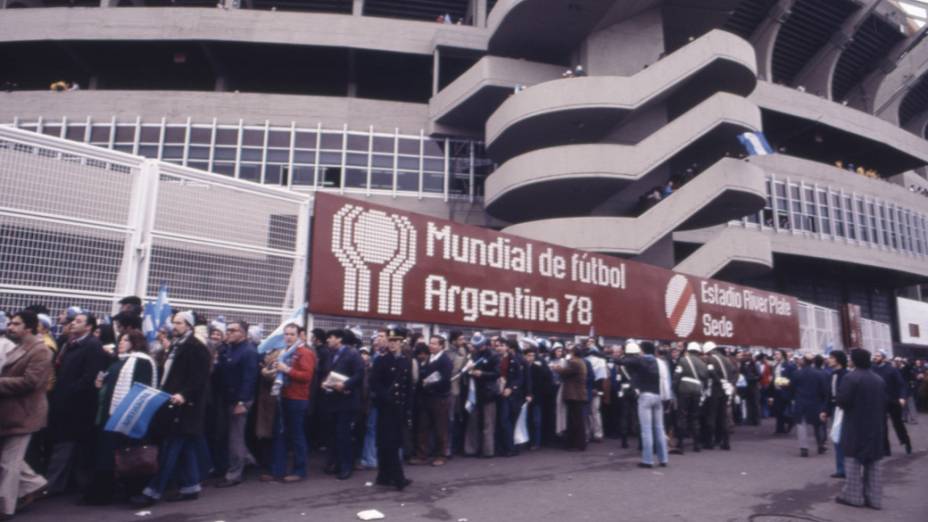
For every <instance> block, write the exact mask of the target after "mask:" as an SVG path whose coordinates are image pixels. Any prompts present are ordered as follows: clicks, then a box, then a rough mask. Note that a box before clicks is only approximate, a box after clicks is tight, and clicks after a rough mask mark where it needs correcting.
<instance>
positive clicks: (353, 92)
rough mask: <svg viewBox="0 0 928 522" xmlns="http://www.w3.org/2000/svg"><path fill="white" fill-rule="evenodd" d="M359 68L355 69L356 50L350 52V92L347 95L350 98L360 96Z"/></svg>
mask: <svg viewBox="0 0 928 522" xmlns="http://www.w3.org/2000/svg"><path fill="white" fill-rule="evenodd" d="M356 76H357V68H356V67H355V52H354V49H349V50H348V92H347V93H346V95H347V96H348V97H349V98H357V96H358V80H357V78H356Z"/></svg>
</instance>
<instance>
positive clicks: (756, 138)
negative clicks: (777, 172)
mask: <svg viewBox="0 0 928 522" xmlns="http://www.w3.org/2000/svg"><path fill="white" fill-rule="evenodd" d="M738 141H740V142H741V145H742V146H743V147H744V150H745V151H746V152H747V153H748V156H766V155H768V154H773V147H771V146H770V143H768V142H767V137H766V136H764V133H763V132H745V133H742V134H739V135H738Z"/></svg>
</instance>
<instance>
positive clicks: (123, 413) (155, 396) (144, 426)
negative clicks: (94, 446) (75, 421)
mask: <svg viewBox="0 0 928 522" xmlns="http://www.w3.org/2000/svg"><path fill="white" fill-rule="evenodd" d="M170 398H171V396H170V395H168V394H167V393H165V392H163V391H159V390H156V389H155V388H152V387H151V386H145V385H144V384H142V383H140V382H136V383H133V384H132V388H131V389H129V393H127V394H126V396H125V397H123V399H122V400H121V401H119V405H118V406H116V411H114V412H113V415H111V416H110V419H109V420H108V421H106V427H104V430H106V431H113V432H116V433H122V434H123V435H125V436H127V437H129V438H132V439H141V438H144V437H145V434H146V433H147V432H148V426H149V425H150V424H151V420H152V419H153V418H154V417H155V413H157V412H158V409H159V408H161V406H163V405H164V403H166V402H168V399H170Z"/></svg>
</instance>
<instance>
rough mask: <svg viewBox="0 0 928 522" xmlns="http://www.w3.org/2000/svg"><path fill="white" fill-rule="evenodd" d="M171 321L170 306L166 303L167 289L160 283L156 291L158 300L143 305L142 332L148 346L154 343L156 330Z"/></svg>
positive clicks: (156, 334) (156, 335)
mask: <svg viewBox="0 0 928 522" xmlns="http://www.w3.org/2000/svg"><path fill="white" fill-rule="evenodd" d="M170 321H171V304H170V303H169V302H168V287H167V285H166V284H164V283H161V288H159V289H158V299H156V300H155V302H154V303H148V304H146V305H145V314H144V316H143V319H142V332H143V333H144V334H145V338H146V339H148V342H149V344H150V343H153V342H155V339H157V337H158V330H159V329H160V328H161V327H162V326H164V325H166V324H168V323H169V322H170Z"/></svg>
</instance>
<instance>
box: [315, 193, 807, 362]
mask: <svg viewBox="0 0 928 522" xmlns="http://www.w3.org/2000/svg"><path fill="white" fill-rule="evenodd" d="M310 254H311V259H312V270H311V273H310V293H309V296H310V297H309V309H310V311H311V312H313V313H320V314H328V315H339V316H350V317H367V318H380V319H383V320H384V321H385V322H390V321H397V322H427V323H440V324H459V325H467V326H471V327H476V328H501V329H502V328H505V329H515V330H529V331H535V332H558V333H564V334H567V333H571V334H586V333H589V332H590V330H591V328H593V329H595V332H596V335H606V336H616V337H637V338H647V339H662V340H682V339H687V340H698V341H706V340H713V341H715V342H716V343H718V344H733V345H755V346H768V347H787V348H795V347H798V346H799V315H798V314H799V306H798V303H797V301H796V299H795V298H793V297H789V296H785V295H782V294H777V293H773V292H767V291H765V290H758V289H754V288H748V287H744V286H739V285H733V284H729V283H725V282H721V281H715V280H712V279H702V278H699V277H692V276H687V275H683V274H677V273H674V272H672V271H670V270H665V269H663V268H659V267H655V266H651V265H647V264H643V263H637V262H634V261H628V260H623V259H618V258H613V257H609V256H602V255H597V254H591V253H589V252H584V251H580V250H572V249H569V248H563V247H559V246H555V245H551V244H548V243H543V242H539V241H532V240H527V239H523V238H520V237H516V236H511V235H507V234H502V233H499V232H495V231H493V230H489V229H484V228H480V227H474V226H469V225H461V224H459V223H454V222H451V221H447V220H442V219H436V218H432V217H429V216H424V215H421V214H415V213H411V212H404V211H401V210H397V209H394V208H389V207H384V206H380V205H373V204H369V203H366V202H363V201H358V200H354V199H348V198H344V197H339V196H334V195H331V194H324V193H323V194H318V195H317V196H316V201H315V209H314V223H313V238H312V251H311V252H310Z"/></svg>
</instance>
